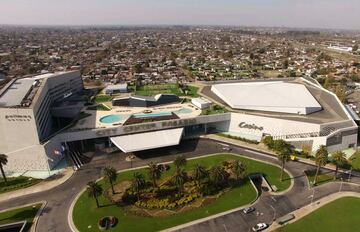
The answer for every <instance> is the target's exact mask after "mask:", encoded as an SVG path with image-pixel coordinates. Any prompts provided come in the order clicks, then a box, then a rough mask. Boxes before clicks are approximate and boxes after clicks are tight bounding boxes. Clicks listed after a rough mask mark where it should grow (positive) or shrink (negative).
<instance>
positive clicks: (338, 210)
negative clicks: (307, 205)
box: [277, 197, 360, 232]
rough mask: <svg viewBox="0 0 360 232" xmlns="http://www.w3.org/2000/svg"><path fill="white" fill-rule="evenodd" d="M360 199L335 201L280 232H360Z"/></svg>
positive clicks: (346, 198)
mask: <svg viewBox="0 0 360 232" xmlns="http://www.w3.org/2000/svg"><path fill="white" fill-rule="evenodd" d="M359 212H360V198H356V197H344V198H340V199H338V200H335V201H333V202H331V203H329V204H327V205H325V206H323V207H321V208H320V209H318V210H316V211H314V212H312V213H310V214H309V215H307V216H305V217H303V218H302V219H300V220H299V221H296V222H294V223H292V224H289V225H286V226H284V227H283V228H281V229H279V230H277V231H278V232H317V231H326V232H338V231H341V232H350V231H359V227H360V221H359Z"/></svg>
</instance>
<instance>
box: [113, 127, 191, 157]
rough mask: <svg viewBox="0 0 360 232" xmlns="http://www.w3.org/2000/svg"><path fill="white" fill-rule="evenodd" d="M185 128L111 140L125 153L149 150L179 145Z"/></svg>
mask: <svg viewBox="0 0 360 232" xmlns="http://www.w3.org/2000/svg"><path fill="white" fill-rule="evenodd" d="M183 130H184V128H176V129H169V130H160V131H152V132H146V133H139V134H132V135H122V136H116V137H111V138H110V140H111V142H112V143H114V144H115V146H117V147H118V148H119V149H120V150H122V151H123V152H126V153H127V152H134V151H142V150H149V149H153V148H159V147H168V146H174V145H178V144H179V143H180V139H181V135H182V133H183Z"/></svg>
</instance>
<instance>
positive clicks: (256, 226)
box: [252, 223, 268, 232]
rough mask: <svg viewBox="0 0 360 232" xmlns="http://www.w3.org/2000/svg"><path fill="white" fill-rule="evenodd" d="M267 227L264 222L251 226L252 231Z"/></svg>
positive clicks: (255, 231)
mask: <svg viewBox="0 0 360 232" xmlns="http://www.w3.org/2000/svg"><path fill="white" fill-rule="evenodd" d="M267 227H268V225H267V224H266V223H258V224H256V225H255V226H254V227H253V228H252V230H253V231H254V232H258V231H262V230H264V229H266V228H267Z"/></svg>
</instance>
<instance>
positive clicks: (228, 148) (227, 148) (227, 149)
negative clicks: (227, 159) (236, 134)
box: [222, 147, 232, 151]
mask: <svg viewBox="0 0 360 232" xmlns="http://www.w3.org/2000/svg"><path fill="white" fill-rule="evenodd" d="M222 149H223V150H224V151H231V150H232V149H231V147H223V148H222Z"/></svg>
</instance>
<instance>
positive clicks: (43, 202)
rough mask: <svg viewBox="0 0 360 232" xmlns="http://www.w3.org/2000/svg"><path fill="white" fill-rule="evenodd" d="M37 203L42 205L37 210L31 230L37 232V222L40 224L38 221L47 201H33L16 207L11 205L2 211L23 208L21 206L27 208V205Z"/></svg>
mask: <svg viewBox="0 0 360 232" xmlns="http://www.w3.org/2000/svg"><path fill="white" fill-rule="evenodd" d="M37 204H41V207H40V209H39V210H38V211H37V213H36V215H35V217H34V220H33V221H32V223H33V224H32V226H31V228H30V230H29V231H30V232H35V231H36V227H37V224H38V221H39V217H40V216H41V214H42V212H43V210H44V208H45V206H46V204H47V202H46V201H37V202H33V203H29V204H26V205H21V206H15V207H11V208H7V209H4V210H1V211H0V213H3V212H7V211H11V210H15V209H21V208H25V207H29V206H32V205H37Z"/></svg>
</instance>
